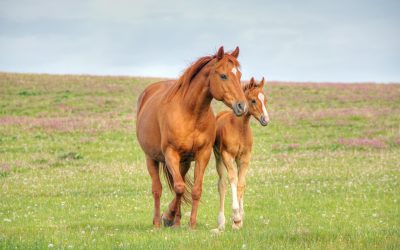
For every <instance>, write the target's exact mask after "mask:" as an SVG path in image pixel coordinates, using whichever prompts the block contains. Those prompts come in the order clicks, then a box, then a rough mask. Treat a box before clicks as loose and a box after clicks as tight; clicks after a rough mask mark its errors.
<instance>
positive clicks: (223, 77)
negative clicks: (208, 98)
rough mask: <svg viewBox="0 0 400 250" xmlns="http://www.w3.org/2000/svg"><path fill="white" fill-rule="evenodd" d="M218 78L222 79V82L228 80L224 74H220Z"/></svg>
mask: <svg viewBox="0 0 400 250" xmlns="http://www.w3.org/2000/svg"><path fill="white" fill-rule="evenodd" d="M220 77H221V79H222V80H226V79H228V76H227V75H225V74H221V75H220Z"/></svg>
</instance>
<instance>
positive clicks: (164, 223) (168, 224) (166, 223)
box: [161, 214, 174, 227]
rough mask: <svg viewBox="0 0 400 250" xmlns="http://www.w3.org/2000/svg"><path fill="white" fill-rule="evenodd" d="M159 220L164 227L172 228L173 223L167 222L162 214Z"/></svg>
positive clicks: (171, 221)
mask: <svg viewBox="0 0 400 250" xmlns="http://www.w3.org/2000/svg"><path fill="white" fill-rule="evenodd" d="M161 220H162V224H163V225H164V227H172V226H173V225H174V221H173V220H168V219H167V217H165V216H164V214H163V215H162V217H161Z"/></svg>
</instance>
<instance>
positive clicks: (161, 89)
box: [137, 81, 174, 115]
mask: <svg viewBox="0 0 400 250" xmlns="http://www.w3.org/2000/svg"><path fill="white" fill-rule="evenodd" d="M173 83H174V81H161V82H155V83H152V84H150V85H149V86H147V87H146V88H145V89H144V90H143V92H142V93H141V94H140V95H139V98H138V102H137V114H138V115H139V113H140V111H141V110H142V108H143V106H144V105H145V104H146V101H147V100H149V99H150V98H152V97H153V96H155V95H163V94H165V93H166V92H167V89H168V88H170V87H171V86H172V85H173ZM159 99H161V96H160V98H159Z"/></svg>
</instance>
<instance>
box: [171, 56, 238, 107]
mask: <svg viewBox="0 0 400 250" xmlns="http://www.w3.org/2000/svg"><path fill="white" fill-rule="evenodd" d="M215 58H217V54H215V55H210V56H203V57H200V58H199V59H198V60H197V61H195V62H194V63H192V64H191V65H190V66H189V67H188V68H187V69H186V70H185V71H184V72H183V74H182V75H181V76H180V77H179V79H178V80H177V81H176V83H175V84H174V85H173V86H172V87H171V89H170V90H169V93H168V94H167V100H168V101H169V100H171V99H172V98H173V97H174V96H175V95H176V94H177V92H178V91H179V90H183V92H184V93H185V92H186V90H187V89H188V88H189V86H190V83H191V82H192V80H193V79H194V78H195V77H196V76H197V74H198V73H199V72H200V71H201V70H202V69H203V68H204V67H205V66H206V65H207V64H208V63H209V62H210V61H212V60H213V59H215ZM221 60H229V61H230V62H232V63H233V64H234V65H235V67H239V66H240V64H239V61H238V60H237V59H236V58H235V57H234V56H232V55H230V54H228V53H226V54H225V55H224V57H223V59H221Z"/></svg>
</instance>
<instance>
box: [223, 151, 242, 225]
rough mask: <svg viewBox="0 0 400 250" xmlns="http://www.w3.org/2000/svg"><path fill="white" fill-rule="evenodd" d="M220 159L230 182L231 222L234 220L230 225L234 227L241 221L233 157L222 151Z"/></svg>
mask: <svg viewBox="0 0 400 250" xmlns="http://www.w3.org/2000/svg"><path fill="white" fill-rule="evenodd" d="M222 160H223V162H224V164H225V166H226V170H227V171H228V178H229V183H230V184H231V189H232V210H233V222H234V224H233V225H232V227H233V228H234V229H236V226H235V225H238V224H240V222H241V221H242V217H241V216H240V212H239V201H238V194H237V184H238V177H237V170H236V168H235V166H234V165H233V157H232V156H231V155H230V154H229V153H228V152H222Z"/></svg>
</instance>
